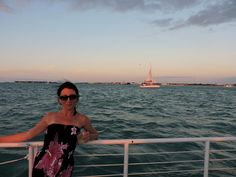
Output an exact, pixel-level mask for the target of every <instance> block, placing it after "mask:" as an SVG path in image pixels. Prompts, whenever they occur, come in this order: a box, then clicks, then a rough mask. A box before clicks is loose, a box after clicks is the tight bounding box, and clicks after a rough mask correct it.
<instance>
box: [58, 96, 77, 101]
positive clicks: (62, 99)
mask: <svg viewBox="0 0 236 177" xmlns="http://www.w3.org/2000/svg"><path fill="white" fill-rule="evenodd" d="M77 98H79V96H78V95H63V96H59V99H60V100H61V101H67V100H68V99H69V100H71V101H73V100H76V99H77Z"/></svg>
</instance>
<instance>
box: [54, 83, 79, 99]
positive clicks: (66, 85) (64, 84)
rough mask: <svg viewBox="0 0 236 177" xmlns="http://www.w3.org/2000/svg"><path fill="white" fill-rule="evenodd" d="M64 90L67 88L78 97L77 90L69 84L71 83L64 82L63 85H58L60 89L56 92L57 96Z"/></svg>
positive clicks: (73, 85)
mask: <svg viewBox="0 0 236 177" xmlns="http://www.w3.org/2000/svg"><path fill="white" fill-rule="evenodd" d="M64 88H68V89H72V90H74V91H75V93H76V95H78V96H79V90H78V89H77V87H76V86H75V84H73V83H71V82H64V83H63V84H61V85H60V87H59V88H58V90H57V96H60V95H61V91H62V90H63V89H64Z"/></svg>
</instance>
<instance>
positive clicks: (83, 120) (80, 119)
mask: <svg viewBox="0 0 236 177" xmlns="http://www.w3.org/2000/svg"><path fill="white" fill-rule="evenodd" d="M77 121H78V123H79V124H80V125H81V126H84V125H85V124H86V123H87V122H88V121H89V118H88V117H87V116H86V115H84V114H81V113H78V114H77Z"/></svg>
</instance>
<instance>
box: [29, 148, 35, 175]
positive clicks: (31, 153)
mask: <svg viewBox="0 0 236 177" xmlns="http://www.w3.org/2000/svg"><path fill="white" fill-rule="evenodd" d="M33 162H34V149H33V147H32V145H29V153H28V168H29V170H28V172H29V174H28V175H29V177H32V169H33Z"/></svg>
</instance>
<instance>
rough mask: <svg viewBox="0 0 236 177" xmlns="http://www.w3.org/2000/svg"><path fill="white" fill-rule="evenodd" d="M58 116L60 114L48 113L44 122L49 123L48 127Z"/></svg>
mask: <svg viewBox="0 0 236 177" xmlns="http://www.w3.org/2000/svg"><path fill="white" fill-rule="evenodd" d="M57 116H58V112H48V113H46V114H45V115H44V116H43V119H44V121H46V122H47V124H48V125H50V124H52V123H54V122H55V118H56V117H57Z"/></svg>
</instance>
